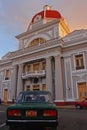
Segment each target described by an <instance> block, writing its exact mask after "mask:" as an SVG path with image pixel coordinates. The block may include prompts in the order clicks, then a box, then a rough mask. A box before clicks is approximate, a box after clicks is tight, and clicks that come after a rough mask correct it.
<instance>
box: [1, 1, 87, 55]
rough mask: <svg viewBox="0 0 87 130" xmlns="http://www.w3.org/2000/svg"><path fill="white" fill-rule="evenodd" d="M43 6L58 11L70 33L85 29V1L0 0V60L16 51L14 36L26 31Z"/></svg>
mask: <svg viewBox="0 0 87 130" xmlns="http://www.w3.org/2000/svg"><path fill="white" fill-rule="evenodd" d="M44 5H50V6H51V9H53V10H58V11H59V12H60V13H61V15H62V16H63V17H64V18H65V19H66V21H67V24H68V26H69V28H70V30H71V31H73V30H79V29H87V0H0V58H1V57H2V56H4V55H5V54H6V53H8V52H10V51H15V50H17V49H18V40H17V39H16V38H15V36H16V35H18V34H20V33H22V32H25V31H26V30H27V27H28V25H29V23H30V21H31V19H32V17H33V16H34V15H35V14H36V13H38V12H40V11H42V10H43V6H44Z"/></svg>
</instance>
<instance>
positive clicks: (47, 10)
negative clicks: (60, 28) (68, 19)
mask: <svg viewBox="0 0 87 130" xmlns="http://www.w3.org/2000/svg"><path fill="white" fill-rule="evenodd" d="M61 18H62V16H61V14H60V13H59V12H58V11H56V10H51V7H50V6H48V5H45V6H44V8H43V11H41V12H39V13H37V14H36V15H34V17H33V18H32V21H31V23H32V24H33V23H35V22H38V21H40V20H43V19H48V20H49V19H50V20H53V19H61Z"/></svg>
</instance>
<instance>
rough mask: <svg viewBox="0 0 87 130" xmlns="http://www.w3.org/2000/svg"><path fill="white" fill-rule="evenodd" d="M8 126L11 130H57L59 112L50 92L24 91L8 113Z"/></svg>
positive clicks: (9, 108)
mask: <svg viewBox="0 0 87 130" xmlns="http://www.w3.org/2000/svg"><path fill="white" fill-rule="evenodd" d="M6 117H7V119H6V124H7V125H9V127H10V129H11V130H16V128H17V127H21V126H23V127H25V126H27V127H30V128H33V127H34V128H43V129H52V130H57V126H58V110H57V107H56V105H55V104H54V103H53V101H52V98H51V93H50V92H48V91H23V92H20V93H19V96H18V98H17V101H16V103H15V104H13V105H11V106H9V107H8V108H7V111H6Z"/></svg>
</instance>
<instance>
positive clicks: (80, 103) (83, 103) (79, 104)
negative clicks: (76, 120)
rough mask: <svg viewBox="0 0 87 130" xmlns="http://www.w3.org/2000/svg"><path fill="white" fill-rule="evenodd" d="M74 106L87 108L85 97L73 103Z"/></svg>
mask: <svg viewBox="0 0 87 130" xmlns="http://www.w3.org/2000/svg"><path fill="white" fill-rule="evenodd" d="M75 106H76V108H77V109H82V108H87V98H85V99H84V100H82V101H77V102H76V103H75Z"/></svg>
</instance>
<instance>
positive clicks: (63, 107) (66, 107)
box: [57, 105, 76, 109]
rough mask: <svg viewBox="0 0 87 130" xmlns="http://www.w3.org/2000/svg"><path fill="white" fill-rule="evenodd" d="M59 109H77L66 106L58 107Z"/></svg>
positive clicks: (72, 106)
mask: <svg viewBox="0 0 87 130" xmlns="http://www.w3.org/2000/svg"><path fill="white" fill-rule="evenodd" d="M57 107H58V108H61V109H75V108H76V107H75V105H64V106H57Z"/></svg>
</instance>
